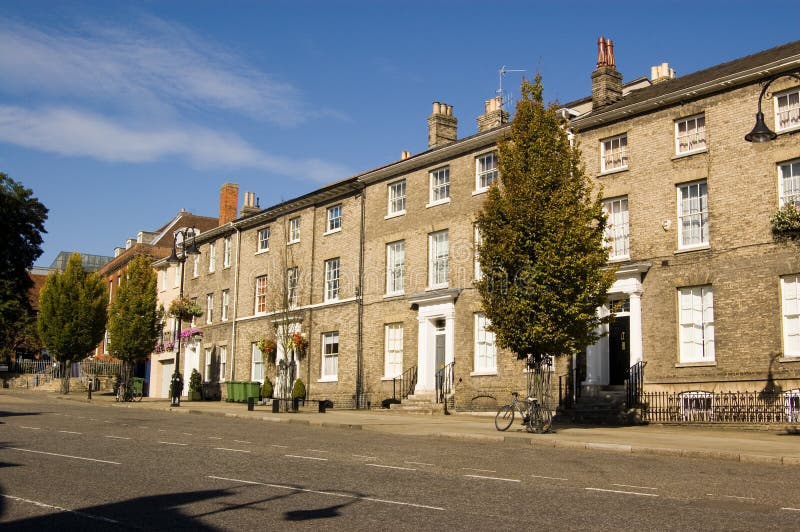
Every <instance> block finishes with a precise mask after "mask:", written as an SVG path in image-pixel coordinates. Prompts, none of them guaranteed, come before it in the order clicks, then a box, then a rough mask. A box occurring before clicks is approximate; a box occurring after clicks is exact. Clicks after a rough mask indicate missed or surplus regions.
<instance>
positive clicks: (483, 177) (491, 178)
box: [475, 152, 498, 192]
mask: <svg viewBox="0 0 800 532" xmlns="http://www.w3.org/2000/svg"><path fill="white" fill-rule="evenodd" d="M497 176H498V172H497V153H495V152H492V153H487V154H486V155H481V156H479V157H478V158H476V159H475V190H476V191H478V192H479V191H482V190H486V189H487V188H489V187H490V186H491V185H492V183H494V182H495V181H497Z"/></svg>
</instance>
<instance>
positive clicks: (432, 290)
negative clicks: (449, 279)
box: [425, 284, 450, 292]
mask: <svg viewBox="0 0 800 532" xmlns="http://www.w3.org/2000/svg"><path fill="white" fill-rule="evenodd" d="M449 286H450V285H449V284H442V285H437V286H429V287H427V288H425V291H426V292H435V291H436V290H443V289H445V288H448V287H449Z"/></svg>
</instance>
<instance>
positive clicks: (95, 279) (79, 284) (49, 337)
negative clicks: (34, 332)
mask: <svg viewBox="0 0 800 532" xmlns="http://www.w3.org/2000/svg"><path fill="white" fill-rule="evenodd" d="M107 304H108V291H107V289H106V283H105V281H103V279H102V278H100V276H99V275H97V274H96V273H88V272H86V271H85V270H84V269H83V266H82V265H81V256H80V255H79V254H78V253H75V254H73V255H72V256H71V257H70V258H69V261H68V262H67V268H66V270H65V271H64V272H63V273H59V272H55V273H53V274H51V275H50V276H49V277H48V278H47V281H46V282H45V284H44V287H43V288H42V291H41V293H40V294H39V316H38V326H39V337H40V338H41V340H42V344H44V346H45V347H46V348H47V350H48V351H49V353H50V356H52V357H53V358H54V359H55V360H57V361H58V362H60V363H62V364H63V365H64V380H63V382H62V386H61V392H62V393H69V369H70V365H71V364H72V362H75V361H77V360H81V359H82V358H84V357H85V356H86V355H87V353H89V352H90V351H91V350H92V349H93V348H94V347H96V346H97V344H98V343H99V342H100V340H101V339H102V338H103V332H104V331H105V327H106V317H107V314H106V306H107Z"/></svg>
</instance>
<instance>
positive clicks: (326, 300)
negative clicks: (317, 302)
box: [322, 297, 341, 305]
mask: <svg viewBox="0 0 800 532" xmlns="http://www.w3.org/2000/svg"><path fill="white" fill-rule="evenodd" d="M340 301H341V299H339V298H338V297H337V298H331V299H323V300H322V304H323V305H331V304H333V303H339V302H340Z"/></svg>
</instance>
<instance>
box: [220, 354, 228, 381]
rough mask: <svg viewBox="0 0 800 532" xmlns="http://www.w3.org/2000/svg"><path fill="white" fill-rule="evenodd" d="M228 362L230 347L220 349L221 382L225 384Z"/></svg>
mask: <svg viewBox="0 0 800 532" xmlns="http://www.w3.org/2000/svg"><path fill="white" fill-rule="evenodd" d="M227 362H228V346H225V345H221V346H220V347H219V382H225V365H226V364H227Z"/></svg>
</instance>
